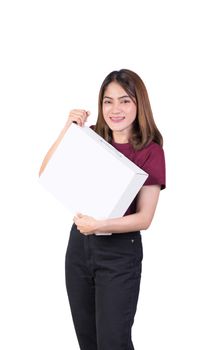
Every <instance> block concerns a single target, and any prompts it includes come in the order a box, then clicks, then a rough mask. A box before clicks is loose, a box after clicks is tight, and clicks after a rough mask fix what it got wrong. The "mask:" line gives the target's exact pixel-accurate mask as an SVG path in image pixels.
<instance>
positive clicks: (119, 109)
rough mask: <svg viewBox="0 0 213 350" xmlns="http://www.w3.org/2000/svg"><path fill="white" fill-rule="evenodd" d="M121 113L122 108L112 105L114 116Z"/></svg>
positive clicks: (115, 104)
mask: <svg viewBox="0 0 213 350" xmlns="http://www.w3.org/2000/svg"><path fill="white" fill-rule="evenodd" d="M120 112H121V108H120V106H119V104H118V103H114V104H113V105H112V109H111V113H112V114H119V113H120Z"/></svg>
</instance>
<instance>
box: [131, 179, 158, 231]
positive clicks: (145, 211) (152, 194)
mask: <svg viewBox="0 0 213 350" xmlns="http://www.w3.org/2000/svg"><path fill="white" fill-rule="evenodd" d="M160 189H161V188H160V185H150V186H143V187H142V188H141V190H140V191H139V193H138V195H137V207H136V212H137V213H141V217H142V218H143V220H145V221H146V226H147V227H149V225H150V224H151V222H152V219H153V216H154V213H155V209H156V206H157V203H158V199H159V194H160Z"/></svg>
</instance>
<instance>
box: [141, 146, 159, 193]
mask: <svg viewBox="0 0 213 350" xmlns="http://www.w3.org/2000/svg"><path fill="white" fill-rule="evenodd" d="M135 160H136V161H135V163H136V164H137V165H138V166H139V167H140V168H142V169H143V170H144V171H146V172H147V173H148V175H149V177H148V179H147V180H146V182H145V185H155V184H159V185H160V186H161V189H164V188H165V187H166V178H165V177H166V168H165V157H164V150H163V147H162V146H160V145H159V144H157V143H156V142H151V143H150V144H149V145H147V146H146V147H144V148H143V149H141V150H139V151H137V153H136V154H135Z"/></svg>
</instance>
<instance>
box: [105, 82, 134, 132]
mask: <svg viewBox="0 0 213 350" xmlns="http://www.w3.org/2000/svg"><path fill="white" fill-rule="evenodd" d="M102 110H103V116H104V120H105V122H106V123H107V125H108V126H109V128H110V129H111V130H112V131H115V132H116V131H118V132H122V131H123V132H124V133H125V134H127V135H129V134H130V131H131V128H132V123H133V122H134V120H135V118H136V115H137V106H136V103H134V102H133V100H132V99H131V98H130V97H129V96H128V95H127V93H126V91H125V90H124V89H123V88H122V87H121V85H119V84H118V83H117V82H114V81H113V82H111V83H110V84H109V85H108V86H107V87H106V89H105V92H104V96H103V106H102Z"/></svg>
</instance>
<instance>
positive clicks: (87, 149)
mask: <svg viewBox="0 0 213 350" xmlns="http://www.w3.org/2000/svg"><path fill="white" fill-rule="evenodd" d="M147 177H148V174H147V173H145V172H144V171H143V170H142V169H141V168H139V167H138V166H136V165H135V164H134V163H133V162H131V161H130V160H129V159H128V158H127V157H125V156H124V155H123V154H122V153H120V152H118V151H117V150H116V149H115V148H114V147H113V146H112V145H111V144H109V143H108V142H106V141H105V140H104V139H103V138H102V137H100V136H99V135H98V134H96V133H95V132H94V131H93V130H92V129H91V128H89V127H87V126H84V127H80V126H78V125H77V124H75V123H73V124H72V125H71V126H70V128H69V129H68V130H67V132H66V134H65V136H64V138H63V139H62V141H61V143H60V144H59V146H58V148H57V149H56V151H55V152H54V154H53V155H52V157H51V158H50V160H49V162H48V164H47V166H46V168H45V170H44V172H43V173H42V174H41V176H40V178H39V182H40V183H41V184H42V185H43V186H44V187H45V188H46V189H47V190H48V191H49V192H51V193H52V194H53V195H54V196H55V197H56V198H57V199H58V200H59V201H61V202H62V203H63V205H64V206H65V207H67V208H68V210H69V211H70V213H71V214H73V215H74V214H76V213H77V212H80V213H83V214H85V215H90V216H93V217H94V218H96V219H101V218H114V217H121V216H123V214H124V213H125V211H126V210H127V208H128V207H129V205H130V204H131V202H132V200H133V199H134V197H135V196H136V194H137V193H138V191H139V190H140V188H141V187H142V185H143V184H144V182H145V180H146V179H147Z"/></svg>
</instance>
